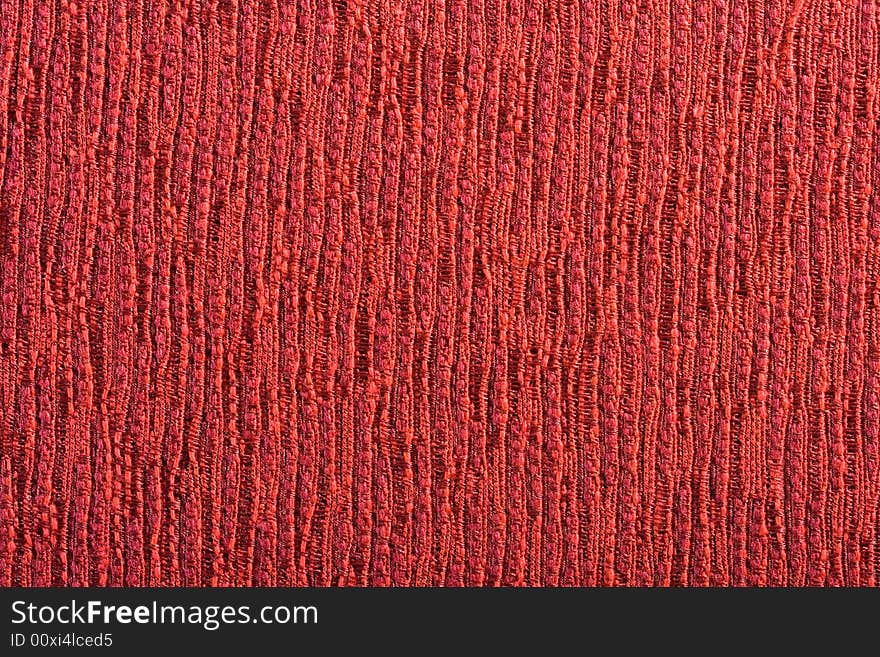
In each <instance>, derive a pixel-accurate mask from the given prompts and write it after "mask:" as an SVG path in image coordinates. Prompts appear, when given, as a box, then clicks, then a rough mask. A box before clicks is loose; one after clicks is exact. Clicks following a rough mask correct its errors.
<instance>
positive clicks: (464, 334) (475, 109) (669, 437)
mask: <svg viewBox="0 0 880 657" xmlns="http://www.w3.org/2000/svg"><path fill="white" fill-rule="evenodd" d="M877 4H878V3H877V1H876V0H714V1H709V0H405V1H404V0H370V1H369V2H361V1H355V0H333V1H332V2H330V1H327V0H298V1H296V2H286V1H285V2H281V1H278V0H263V1H253V0H202V1H198V0H194V1H189V0H187V1H176V2H162V1H157V2H142V1H140V0H94V1H93V0H84V1H79V2H77V1H76V0H54V1H46V0H0V301H2V303H0V431H2V443H0V448H2V451H0V584H3V585H21V586H38V585H67V586H81V585H98V586H104V585H108V586H111V585H112V586H116V585H130V586H142V585H163V586H164V585H174V586H181V585H191V586H215V585H229V586H246V585H306V584H309V585H319V586H324V585H380V586H382V585H417V586H422V585H475V586H480V585H531V586H537V585H719V586H726V585H806V584H811V585H844V584H847V585H876V584H878V583H880V534H878V531H880V517H878V496H880V453H878V450H880V285H878V280H880V135H878V127H880V126H878V124H877V114H878V98H877V91H878V81H880V80H878V67H880V38H878V36H880V35H878V30H880V26H878V7H877Z"/></svg>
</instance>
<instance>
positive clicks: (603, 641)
mask: <svg viewBox="0 0 880 657" xmlns="http://www.w3.org/2000/svg"><path fill="white" fill-rule="evenodd" d="M862 593H868V596H869V601H870V603H869V604H867V605H865V604H858V605H851V604H850V603H849V602H850V597H851V596H849V595H846V594H841V593H840V592H833V591H827V590H826V591H819V590H803V589H802V590H800V591H792V590H789V591H784V590H776V591H749V590H741V589H740V590H737V589H726V590H718V589H715V590H710V589H689V590H683V589H678V590H674V589H673V590H661V589H643V590H634V589H401V588H397V589H355V588H349V589H338V588H337V589H315V588H292V589H277V588H275V589H256V588H255V589H240V588H239V589H219V588H218V589H205V588H201V589H162V588H155V589H147V588H144V589H110V588H103V589H94V588H93V589H74V588H67V589H63V588H54V589H29V588H28V589H25V588H7V589H0V604H2V619H3V630H4V635H3V637H2V642H0V655H15V654H19V653H21V652H30V651H41V652H45V651H52V652H54V653H56V654H66V652H67V651H70V650H74V651H76V652H90V653H92V654H141V653H145V654H158V652H157V651H171V652H170V654H177V653H178V651H182V650H190V649H198V650H199V651H203V650H219V651H222V652H221V654H227V653H230V651H232V652H231V653H230V654H236V652H235V651H243V650H249V649H257V650H260V651H261V652H260V654H262V652H263V651H269V654H276V652H277V654H329V655H335V654H341V653H345V652H348V651H351V649H352V648H358V649H361V648H369V649H371V650H377V651H380V652H381V653H382V654H414V655H418V654H422V653H427V654H433V653H434V652H436V651H438V650H445V651H455V652H462V653H463V654H465V655H466V654H472V652H473V651H474V650H477V649H479V650H484V651H485V650H491V651H492V652H491V653H490V654H496V652H497V651H498V650H514V651H515V654H519V653H521V652H522V651H526V652H528V651H532V652H535V654H540V655H545V654H547V655H550V654H571V653H575V654H594V653H595V654H603V655H604V654H618V653H620V654H627V653H628V652H630V651H631V650H635V649H643V648H645V647H648V648H659V647H663V648H666V649H681V648H685V647H688V646H699V645H701V644H702V645H703V646H704V647H705V648H706V649H707V650H708V651H709V652H714V651H715V649H716V648H718V647H721V646H723V647H726V648H730V647H732V646H735V645H741V646H744V647H747V648H749V649H752V648H754V647H756V646H762V647H766V646H768V645H771V644H774V643H775V644H776V645H780V646H783V647H788V648H791V646H792V645H793V644H794V643H796V642H797V641H799V640H803V639H808V640H809V641H810V642H813V641H814V640H815V639H818V638H819V636H818V633H820V632H822V631H829V630H832V628H833V627H835V623H840V624H842V626H846V628H847V629H846V631H845V632H843V633H838V634H837V637H836V639H835V640H836V641H837V643H836V646H837V647H838V648H839V647H840V645H841V644H840V641H841V640H842V639H848V638H856V633H857V631H858V630H859V629H861V630H863V631H865V632H869V633H870V634H871V635H872V636H876V634H875V633H874V632H873V627H874V623H875V618H876V613H875V612H874V604H873V602H874V599H875V598H876V595H877V594H876V592H875V591H863V592H862ZM859 597H864V596H863V595H860V596H859ZM787 623H794V624H795V625H796V626H797V627H796V628H795V629H792V627H791V626H789V625H787ZM854 631H855V632H854ZM707 640H708V641H709V642H710V643H709V644H708V645H707V644H705V643H704V642H705V641H707ZM719 642H721V643H719ZM869 645H872V644H869ZM814 647H815V646H814ZM609 651H610V652H609ZM759 654H760V653H759Z"/></svg>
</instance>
